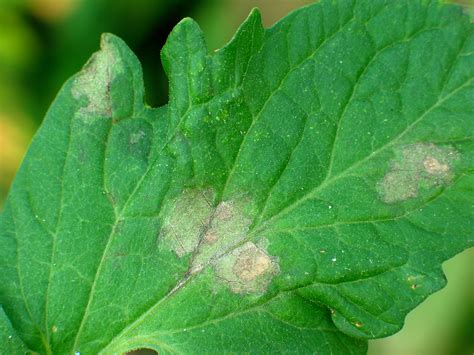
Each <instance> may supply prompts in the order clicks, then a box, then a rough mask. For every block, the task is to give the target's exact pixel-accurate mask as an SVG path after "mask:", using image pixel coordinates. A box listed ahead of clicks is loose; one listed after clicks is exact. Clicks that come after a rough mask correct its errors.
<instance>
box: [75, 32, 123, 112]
mask: <svg viewBox="0 0 474 355" xmlns="http://www.w3.org/2000/svg"><path fill="white" fill-rule="evenodd" d="M119 61H120V59H119V55H118V53H117V50H116V48H115V47H114V46H113V45H112V44H110V43H109V38H108V37H107V36H103V37H102V40H101V49H100V51H98V52H96V53H95V54H94V55H93V56H92V57H91V59H90V60H89V62H88V63H87V64H86V65H85V67H84V68H83V69H82V71H81V72H79V74H78V75H77V76H76V78H75V79H74V83H73V86H72V89H71V90H72V95H73V97H74V98H75V99H77V100H86V102H87V104H86V105H85V106H82V107H81V108H80V109H79V112H78V113H79V115H80V116H83V117H88V116H91V115H97V116H106V117H111V116H112V103H111V98H110V85H111V83H112V80H113V79H114V77H115V76H117V75H118V74H119V73H120V72H121V70H122V64H121V63H120V62H119Z"/></svg>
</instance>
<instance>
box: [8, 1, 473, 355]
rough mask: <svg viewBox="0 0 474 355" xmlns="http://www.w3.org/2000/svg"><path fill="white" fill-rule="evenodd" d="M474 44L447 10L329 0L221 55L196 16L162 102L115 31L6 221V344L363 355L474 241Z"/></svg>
mask: <svg viewBox="0 0 474 355" xmlns="http://www.w3.org/2000/svg"><path fill="white" fill-rule="evenodd" d="M473 33H474V31H473V25H472V24H470V23H469V20H468V18H467V16H464V15H463V14H462V12H461V10H460V8H458V7H455V6H447V5H441V4H439V3H438V2H437V1H413V0H406V1H382V0H377V1H374V0H370V1H369V0H358V1H346V0H339V1H337V2H334V1H329V0H326V1H321V2H320V3H318V4H314V5H311V6H308V7H306V8H302V9H300V10H299V11H296V12H294V13H292V14H290V15H289V16H288V17H286V18H285V19H283V20H282V21H281V22H279V23H278V24H276V25H275V26H274V27H272V28H270V29H268V30H264V29H263V28H262V26H261V22H260V15H259V13H258V11H253V12H252V13H251V14H250V16H249V18H248V19H247V20H246V21H245V23H244V24H243V25H242V26H241V27H240V29H239V30H238V32H237V34H236V35H235V37H234V38H233V39H232V40H231V42H230V43H229V44H228V45H227V46H226V47H224V48H223V49H221V50H219V51H217V52H216V53H212V54H209V53H208V50H207V48H206V45H205V41H204V39H203V35H202V33H201V31H200V29H199V27H198V26H197V24H196V23H194V22H193V21H192V20H190V19H185V20H183V21H182V22H180V23H179V24H178V25H177V26H176V28H175V29H174V30H173V32H172V33H171V34H170V36H169V39H168V41H167V43H166V45H165V47H164V48H163V51H162V62H163V66H164V68H165V70H166V72H167V75H168V78H169V80H170V101H169V104H168V105H166V106H164V107H160V108H157V109H154V108H150V107H148V106H146V105H145V104H144V103H143V102H144V92H143V82H142V74H141V68H140V64H139V62H138V60H137V59H136V58H135V56H134V55H133V54H132V53H131V51H130V50H129V49H128V48H127V47H126V45H125V44H124V43H123V42H122V41H121V40H119V39H118V38H116V37H114V36H112V35H104V37H103V38H102V46H101V47H102V48H101V50H100V51H99V52H98V53H96V54H95V55H94V56H93V57H92V59H91V60H90V61H89V63H88V64H87V65H86V66H85V67H84V69H83V70H82V71H81V72H80V73H79V74H77V75H76V76H75V77H73V78H72V79H71V80H69V81H68V82H67V83H66V84H65V86H64V87H63V88H62V90H61V91H60V93H59V95H58V97H57V98H56V100H55V102H54V103H53V105H52V107H51V109H50V110H49V112H48V114H47V117H46V119H45V121H44V123H43V125H42V127H41V129H40V130H39V132H38V133H37V135H36V137H35V138H34V141H33V142H32V144H31V147H30V149H29V151H28V154H27V156H26V158H25V160H24V162H23V164H22V166H21V169H20V171H19V173H18V175H17V177H16V179H15V182H14V184H13V187H12V189H11V191H10V194H9V197H8V200H7V203H6V205H5V209H4V211H3V213H2V215H1V223H0V234H1V243H2V245H1V248H0V260H1V264H0V265H1V266H0V267H1V270H0V291H1V293H0V297H1V304H2V306H3V308H4V310H5V314H6V315H7V316H8V319H5V317H3V320H2V324H3V325H2V337H5V334H6V333H5V332H7V333H8V332H9V331H10V329H11V327H10V323H11V326H12V327H13V328H14V329H15V331H16V333H17V334H18V335H19V337H20V338H21V339H22V341H23V342H24V343H25V344H26V346H28V348H30V349H32V350H33V351H36V352H40V353H47V354H49V353H74V352H79V353H83V354H92V353H104V354H112V353H120V352H126V351H128V350H131V349H137V348H142V347H147V348H153V349H156V350H157V351H159V352H160V354H161V353H216V352H219V353H220V352H237V353H242V352H255V353H272V352H295V353H314V352H318V353H321V354H330V353H364V352H365V351H366V347H367V340H366V339H370V338H376V337H383V336H387V335H389V334H392V333H394V332H396V331H398V330H399V329H400V328H401V326H402V324H403V320H404V317H405V316H406V314H407V313H408V312H409V311H410V310H412V309H413V308H414V307H416V306H417V305H418V304H419V303H420V302H421V301H423V300H424V299H425V298H426V297H427V296H428V295H430V294H432V293H433V292H435V291H436V290H439V289H440V288H442V287H443V286H444V285H445V283H446V281H445V279H444V275H443V272H442V269H441V264H442V262H443V261H444V260H446V259H448V258H450V257H452V256H453V255H455V254H456V253H458V252H460V251H461V250H463V249H465V248H467V247H470V246H473V245H474V240H473V236H472V231H473V227H474V225H473V223H474V208H473V201H474V189H473V186H474V174H473V173H474V143H473V142H474V139H473V138H474V125H473V124H472V122H473V115H474V54H473V53H474V51H473V50H474V36H473ZM5 324H6V325H5ZM15 339H16V338H15ZM18 341H19V340H18ZM22 349H23V348H21V347H20V345H18V352H22V351H23V350H22Z"/></svg>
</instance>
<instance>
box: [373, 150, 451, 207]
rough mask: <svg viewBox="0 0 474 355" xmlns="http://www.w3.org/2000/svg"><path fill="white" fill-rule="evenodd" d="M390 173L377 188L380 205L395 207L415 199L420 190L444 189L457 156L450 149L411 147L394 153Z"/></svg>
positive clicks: (449, 180) (448, 181) (449, 179)
mask: <svg viewBox="0 0 474 355" xmlns="http://www.w3.org/2000/svg"><path fill="white" fill-rule="evenodd" d="M394 153H395V158H394V159H393V160H392V161H391V162H390V170H389V171H388V172H387V173H386V174H385V176H384V177H383V179H382V180H380V181H379V182H378V184H377V191H378V193H379V195H380V196H381V198H382V199H383V201H384V202H386V203H395V202H400V201H405V200H408V199H413V198H416V197H418V195H419V193H420V189H421V188H423V189H430V188H435V187H437V186H441V185H447V184H449V183H450V182H451V181H452V178H453V176H454V172H453V166H454V163H455V162H456V161H457V160H458V159H459V153H458V152H457V151H455V150H454V148H452V147H439V146H437V145H435V144H433V143H415V144H410V145H406V146H403V147H401V148H400V149H398V150H397V149H396V150H395V151H394Z"/></svg>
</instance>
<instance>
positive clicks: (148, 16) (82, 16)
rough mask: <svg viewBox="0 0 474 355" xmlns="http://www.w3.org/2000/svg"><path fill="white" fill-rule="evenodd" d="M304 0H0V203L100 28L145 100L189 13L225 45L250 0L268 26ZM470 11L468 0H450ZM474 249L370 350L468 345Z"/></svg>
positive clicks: (161, 87)
mask: <svg viewBox="0 0 474 355" xmlns="http://www.w3.org/2000/svg"><path fill="white" fill-rule="evenodd" d="M310 2H312V1H310V0H192V1H191V0H187V1H186V0H134V1H131V0H128V1H127V0H0V84H1V85H0V209H1V206H2V203H3V201H4V200H5V196H6V194H7V191H8V188H9V185H10V183H11V181H12V179H13V177H14V175H15V172H16V170H17V168H18V166H19V164H20V162H21V159H22V157H23V155H24V153H25V151H26V149H27V146H28V144H29V142H30V140H31V138H32V135H33V134H34V132H35V131H36V129H37V128H38V126H39V125H40V123H41V120H42V118H43V116H44V115H45V113H46V111H47V109H48V106H49V104H50V103H51V102H52V100H53V99H54V97H55V94H56V92H57V91H58V90H59V88H60V87H61V85H62V83H63V82H64V81H65V80H66V79H67V78H68V77H69V76H71V75H72V74H74V73H75V72H77V71H79V70H80V69H81V67H82V65H83V64H84V63H85V62H86V60H87V59H88V58H89V57H90V55H91V54H92V53H93V52H94V51H96V50H97V49H98V46H99V37H100V34H101V33H102V32H112V33H114V34H116V35H118V36H120V37H121V38H123V39H124V40H125V41H126V42H127V43H128V45H129V46H130V47H131V48H132V50H133V51H134V52H135V53H136V54H137V56H138V57H139V59H140V60H141V61H142V63H143V69H144V74H145V85H146V90H147V102H148V104H150V105H152V106H158V105H162V104H164V103H166V102H167V100H168V97H167V95H168V93H167V85H168V84H167V81H166V78H165V77H164V73H163V70H162V68H161V62H160V49H161V47H162V45H163V44H164V41H165V40H166V37H167V35H168V33H169V32H170V31H171V29H172V27H173V26H174V25H175V24H176V23H177V22H178V21H179V20H181V19H182V18H183V17H186V16H189V17H192V18H194V19H196V20H197V21H198V23H199V24H200V25H201V27H202V29H203V31H204V34H205V36H206V39H207V41H208V47H209V50H210V51H211V50H214V49H216V48H219V47H221V46H222V45H224V44H225V43H226V42H227V41H228V40H229V39H230V38H231V36H232V34H233V33H234V32H235V30H236V28H237V27H238V26H239V24H240V23H241V22H242V20H243V19H244V18H245V17H246V16H247V15H248V13H249V11H250V9H251V8H253V7H259V8H260V9H261V11H262V16H263V20H264V24H265V25H266V26H271V25H272V24H273V23H274V22H275V21H277V20H278V19H280V18H281V17H283V16H285V15H286V14H287V13H288V12H290V11H291V10H292V9H295V8H298V7H300V6H302V5H304V4H308V3H310ZM457 2H458V3H461V4H462V5H463V6H464V8H465V10H466V11H467V12H469V13H470V15H471V19H472V18H474V16H473V15H474V1H473V0H459V1H457ZM473 259H474V250H473V249H471V250H468V251H465V252H464V253H462V254H460V255H458V256H457V257H456V258H454V259H452V260H450V261H448V262H447V263H446V264H445V265H444V266H445V271H446V274H447V277H448V280H449V283H448V286H447V287H446V288H445V289H443V290H442V291H440V292H438V293H436V294H435V295H433V296H431V297H430V298H429V299H428V300H427V301H426V302H425V303H423V304H422V305H421V306H420V307H418V308H417V309H416V310H414V311H413V312H412V313H410V314H409V316H408V317H407V320H406V324H405V328H404V329H403V330H402V331H401V332H400V333H398V334H396V335H394V336H391V337H388V338H385V339H381V340H376V341H372V342H370V350H369V353H370V354H371V355H379V354H380V355H385V354H390V355H398V354H403V355H412V354H413V355H418V354H420V355H425V354H429V355H447V354H456V355H457V354H466V355H467V354H473V353H474V300H473V295H474V265H473Z"/></svg>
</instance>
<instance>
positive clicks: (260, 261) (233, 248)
mask: <svg viewBox="0 0 474 355" xmlns="http://www.w3.org/2000/svg"><path fill="white" fill-rule="evenodd" d="M212 199H213V193H212V191H210V190H204V191H202V190H186V191H184V192H183V193H182V194H181V195H180V196H178V198H176V199H175V200H174V201H172V203H171V204H170V207H169V208H168V209H167V210H166V211H165V213H164V218H163V224H162V227H161V231H160V236H159V243H160V245H161V246H162V247H164V248H169V249H170V250H172V251H173V252H174V253H175V254H176V256H177V257H178V258H182V257H184V256H186V255H189V257H190V268H189V272H190V273H196V272H199V271H201V270H203V269H204V268H206V267H207V266H210V267H212V269H213V270H214V274H215V276H216V279H217V280H220V281H221V282H223V283H224V284H226V285H227V286H228V287H229V288H230V290H231V291H232V292H234V293H239V294H263V293H264V292H265V291H266V289H267V287H268V285H269V284H270V282H271V280H272V279H273V277H274V276H275V275H277V274H278V273H279V266H278V260H277V258H276V257H273V256H271V255H269V253H268V252H267V250H266V247H265V246H264V244H265V241H266V240H265V238H260V240H259V241H258V242H256V243H254V242H252V241H250V240H247V239H248V231H249V226H250V224H251V219H250V218H249V217H248V216H247V215H246V213H245V212H244V210H245V205H246V204H247V203H248V201H246V199H236V200H229V201H222V202H220V203H218V204H217V205H215V206H214V205H213V203H212Z"/></svg>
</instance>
